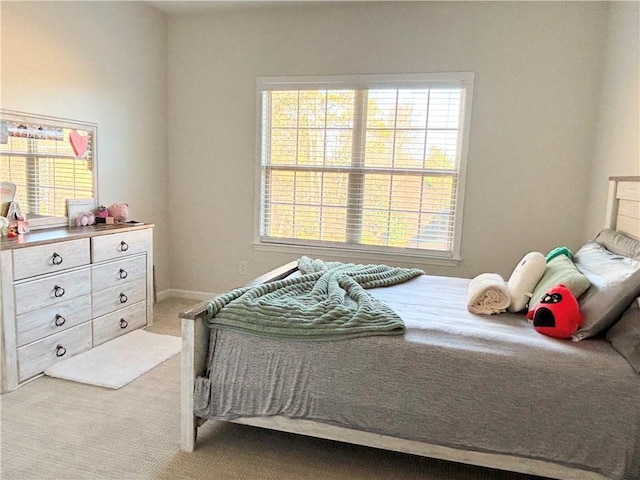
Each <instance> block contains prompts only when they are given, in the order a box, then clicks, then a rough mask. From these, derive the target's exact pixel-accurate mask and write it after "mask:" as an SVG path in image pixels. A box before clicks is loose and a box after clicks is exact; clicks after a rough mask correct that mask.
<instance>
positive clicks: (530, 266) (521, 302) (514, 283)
mask: <svg viewBox="0 0 640 480" xmlns="http://www.w3.org/2000/svg"><path fill="white" fill-rule="evenodd" d="M546 268H547V260H546V258H545V256H544V255H543V254H542V253H540V252H529V253H527V254H526V255H525V256H524V257H522V260H520V262H519V263H518V265H517V266H516V268H515V270H514V271H513V273H512V274H511V276H510V277H509V281H508V282H507V288H508V289H509V293H510V294H511V303H510V304H509V307H508V310H509V311H510V312H519V311H520V310H523V309H524V307H526V306H527V303H529V299H530V298H531V295H532V294H533V290H534V289H535V288H536V285H537V284H538V282H539V281H540V279H541V278H542V276H543V275H544V271H545V269H546Z"/></svg>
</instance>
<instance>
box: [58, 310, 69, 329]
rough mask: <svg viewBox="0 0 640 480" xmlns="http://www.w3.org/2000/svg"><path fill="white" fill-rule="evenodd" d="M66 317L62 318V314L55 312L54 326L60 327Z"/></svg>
mask: <svg viewBox="0 0 640 480" xmlns="http://www.w3.org/2000/svg"><path fill="white" fill-rule="evenodd" d="M66 321H67V319H66V318H64V317H63V316H62V315H60V314H59V313H57V314H56V327H61V326H62V325H64V322H66Z"/></svg>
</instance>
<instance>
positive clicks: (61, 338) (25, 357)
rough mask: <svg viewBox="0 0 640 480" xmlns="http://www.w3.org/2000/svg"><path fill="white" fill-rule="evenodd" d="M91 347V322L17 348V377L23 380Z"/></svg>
mask: <svg viewBox="0 0 640 480" xmlns="http://www.w3.org/2000/svg"><path fill="white" fill-rule="evenodd" d="M90 348H91V322H86V323H83V324H82V325H78V326H77V327H73V328H70V329H69V330H66V331H64V332H60V333H56V334H55V335H51V336H50V337H46V338H43V339H42V340H38V341H37V342H34V343H30V344H29V345H25V346H24V347H20V348H18V377H19V381H21V382H23V381H25V380H27V379H28V378H31V377H33V376H34V375H37V374H38V373H41V372H44V371H45V370H46V369H47V368H49V367H50V366H51V365H53V364H54V363H56V362H58V361H60V360H65V359H67V358H69V357H72V356H74V355H76V354H78V353H81V352H84V351H85V350H89V349H90Z"/></svg>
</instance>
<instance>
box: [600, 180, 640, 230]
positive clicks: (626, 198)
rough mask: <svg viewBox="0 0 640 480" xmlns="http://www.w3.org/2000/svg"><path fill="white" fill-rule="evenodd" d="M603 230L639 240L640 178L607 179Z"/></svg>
mask: <svg viewBox="0 0 640 480" xmlns="http://www.w3.org/2000/svg"><path fill="white" fill-rule="evenodd" d="M606 218H607V220H606V224H605V228H609V229H611V230H617V231H618V232H623V233H626V234H627V235H629V236H631V237H633V238H637V239H640V177H609V199H608V202H607V217H606Z"/></svg>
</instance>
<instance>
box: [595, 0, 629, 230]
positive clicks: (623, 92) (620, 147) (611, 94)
mask: <svg viewBox="0 0 640 480" xmlns="http://www.w3.org/2000/svg"><path fill="white" fill-rule="evenodd" d="M607 6H608V9H609V17H608V25H607V27H608V29H607V37H606V41H607V43H606V56H605V63H604V74H603V81H602V88H601V90H600V92H599V113H598V125H597V127H598V128H597V132H596V139H597V141H596V144H595V150H594V155H593V156H592V157H591V164H590V165H589V170H590V172H591V178H590V188H589V202H588V208H587V212H588V215H587V219H586V222H585V228H586V230H585V239H592V238H593V237H594V236H595V235H596V234H597V233H598V232H599V231H600V229H602V226H603V224H604V222H603V218H604V215H605V205H606V198H607V191H608V189H607V180H606V179H607V178H608V177H609V176H612V175H618V176H623V175H640V2H611V3H609V4H608V5H607Z"/></svg>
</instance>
